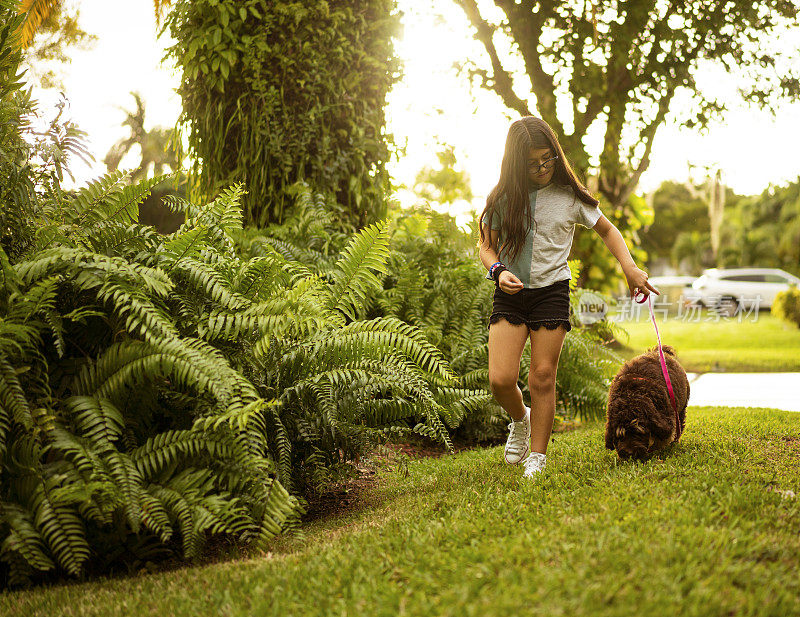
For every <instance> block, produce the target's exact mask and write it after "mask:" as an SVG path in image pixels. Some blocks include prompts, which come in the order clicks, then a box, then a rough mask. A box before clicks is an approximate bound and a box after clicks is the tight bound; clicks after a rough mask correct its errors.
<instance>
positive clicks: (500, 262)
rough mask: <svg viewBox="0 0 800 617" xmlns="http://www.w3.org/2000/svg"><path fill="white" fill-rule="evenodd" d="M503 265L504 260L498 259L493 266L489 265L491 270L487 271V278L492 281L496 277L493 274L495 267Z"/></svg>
mask: <svg viewBox="0 0 800 617" xmlns="http://www.w3.org/2000/svg"><path fill="white" fill-rule="evenodd" d="M501 265H503V262H502V261H496V262H494V263H493V264H492V265H491V266H489V271H488V272H487V273H486V279H487V280H490V281H493V280H494V278H493V277H492V274H493V273H494V269H495V268H496V267H497V266H501Z"/></svg>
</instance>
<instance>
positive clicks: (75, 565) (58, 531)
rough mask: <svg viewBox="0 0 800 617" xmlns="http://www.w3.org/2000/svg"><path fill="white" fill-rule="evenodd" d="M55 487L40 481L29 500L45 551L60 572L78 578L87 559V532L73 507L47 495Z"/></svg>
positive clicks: (53, 481) (44, 480)
mask: <svg viewBox="0 0 800 617" xmlns="http://www.w3.org/2000/svg"><path fill="white" fill-rule="evenodd" d="M54 483H55V480H54V479H52V478H43V479H42V482H41V483H39V484H36V486H35V487H34V489H33V493H32V494H31V496H30V506H31V510H32V511H33V512H34V521H35V524H36V528H37V529H38V530H39V532H40V533H41V535H42V537H43V538H44V541H45V543H46V545H47V548H48V549H49V550H50V551H51V552H52V553H53V555H54V556H55V557H56V559H57V562H58V564H59V565H60V566H61V567H62V568H64V569H65V570H66V571H67V572H69V573H70V574H72V575H75V576H77V575H78V574H79V573H80V571H81V566H82V565H83V563H84V562H85V561H86V560H87V559H88V558H89V544H88V543H87V541H86V530H85V529H84V527H83V522H82V521H81V519H80V517H79V516H78V514H77V513H76V512H75V510H74V509H73V508H72V507H70V506H65V505H64V504H62V503H59V502H57V501H55V500H54V499H52V497H51V494H50V491H51V490H52V489H53V488H55V486H54Z"/></svg>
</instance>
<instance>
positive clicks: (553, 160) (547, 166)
mask: <svg viewBox="0 0 800 617" xmlns="http://www.w3.org/2000/svg"><path fill="white" fill-rule="evenodd" d="M557 158H558V155H556V156H554V157H553V158H551V159H547V160H546V161H544V162H543V163H542V164H541V165H533V164H531V165H528V169H529V170H531V171H533V173H535V174H538V173H539V172H540V171H541V170H542V169H544V170H545V171H550V170H551V169H553V165H555V164H556V159H557Z"/></svg>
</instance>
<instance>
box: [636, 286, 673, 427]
mask: <svg viewBox="0 0 800 617" xmlns="http://www.w3.org/2000/svg"><path fill="white" fill-rule="evenodd" d="M639 294H641V295H642V296H644V292H642V291H637V292H636V293H635V294H634V296H633V299H634V300H635V301H636V303H637V304H642V303H643V302H644V300H645V299H644V298H642V299H641V300H636V297H637V296H638V295H639ZM650 295H651V294H647V306H648V307H649V309H650V319H652V320H653V327H654V328H655V329H656V338H657V339H658V355H659V358H660V360H661V372H662V373H664V379H665V380H666V382H667V389H668V390H669V398H670V401H671V402H672V408H673V409H674V410H675V427H676V428H675V430H676V431H677V435H678V437H680V434H681V423H680V418H679V417H678V404H677V403H676V402H675V392H673V391H672V381H671V380H670V378H669V372H667V361H666V360H665V359H664V351H663V350H662V349H661V335H660V334H659V333H658V326H657V325H656V316H655V314H654V313H653V300H652V299H651V298H650Z"/></svg>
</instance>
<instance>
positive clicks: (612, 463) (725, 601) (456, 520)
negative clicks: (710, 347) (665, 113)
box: [0, 408, 800, 617]
mask: <svg viewBox="0 0 800 617" xmlns="http://www.w3.org/2000/svg"><path fill="white" fill-rule="evenodd" d="M602 431H603V425H602V423H599V422H597V423H591V424H588V425H585V426H583V427H581V428H579V429H577V430H573V431H569V432H566V433H556V434H554V439H553V441H552V442H551V444H550V446H549V449H548V463H547V468H546V470H545V472H544V474H543V475H542V476H540V477H538V478H537V479H536V480H535V481H531V480H529V479H525V478H523V477H522V468H521V467H520V466H509V465H506V464H504V462H503V457H502V447H494V448H479V449H475V450H469V451H465V452H461V453H459V454H457V455H453V456H449V455H446V456H443V457H441V458H438V459H437V458H427V459H421V460H412V461H410V462H408V463H407V465H406V466H404V467H400V466H398V465H396V464H394V463H386V462H384V463H383V464H382V465H381V466H379V467H378V471H377V474H378V477H379V479H380V481H379V482H378V484H377V486H376V488H374V489H371V491H370V493H369V499H368V505H367V506H366V507H365V508H363V509H361V510H359V511H357V512H354V513H350V514H347V515H344V516H341V517H338V518H327V519H323V520H318V521H315V522H313V523H310V524H309V525H308V526H307V527H306V529H305V534H304V537H284V538H278V539H276V540H275V541H274V543H273V546H272V547H271V550H270V551H269V553H267V554H265V555H259V556H256V557H251V558H248V559H239V560H232V561H229V562H225V563H215V564H210V565H205V566H199V567H194V568H192V567H186V568H182V569H178V570H173V571H170V572H160V573H153V574H148V575H143V576H137V577H130V578H117V579H104V580H99V581H95V582H90V583H81V584H70V585H62V586H58V587H52V588H39V589H34V590H30V591H21V592H13V593H8V592H7V593H4V594H2V595H1V596H0V614H2V615H25V616H27V617H34V616H42V617H45V616H47V617H50V616H51V615H63V616H70V615H126V616H136V615H159V616H161V615H167V616H169V617H183V616H185V617H198V616H199V615H203V616H205V615H293V616H294V615H296V616H303V617H306V616H314V615H347V616H349V615H352V616H356V615H364V616H382V615H386V616H389V615H391V616H395V615H430V616H434V615H435V616H442V615H452V616H454V617H455V616H459V617H461V616H465V615H475V616H488V617H493V616H497V617H506V616H508V615H566V616H569V617H578V616H581V615H586V616H591V617H598V616H601V615H626V616H627V615H633V614H642V615H679V614H680V615H702V616H713V615H759V616H765V615H776V616H785V615H790V614H794V615H797V614H800V577H798V574H797V572H798V565H800V563H798V555H800V496H793V493H794V494H798V495H800V481H799V480H798V478H800V414H793V413H791V412H782V411H774V410H764V409H755V410H754V409H743V408H690V409H689V419H688V423H687V430H686V432H685V434H684V436H683V437H682V439H681V442H680V443H679V444H677V445H676V446H674V447H673V451H672V452H670V453H668V454H663V455H661V456H659V457H657V458H655V459H653V460H651V461H650V462H647V463H644V464H623V463H620V462H618V461H617V459H616V456H615V455H614V454H613V453H612V452H610V451H607V450H605V449H604V448H603V443H602ZM404 469H405V471H406V473H405V474H404V473H403V470H404ZM789 491H793V493H790V492H789Z"/></svg>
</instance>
